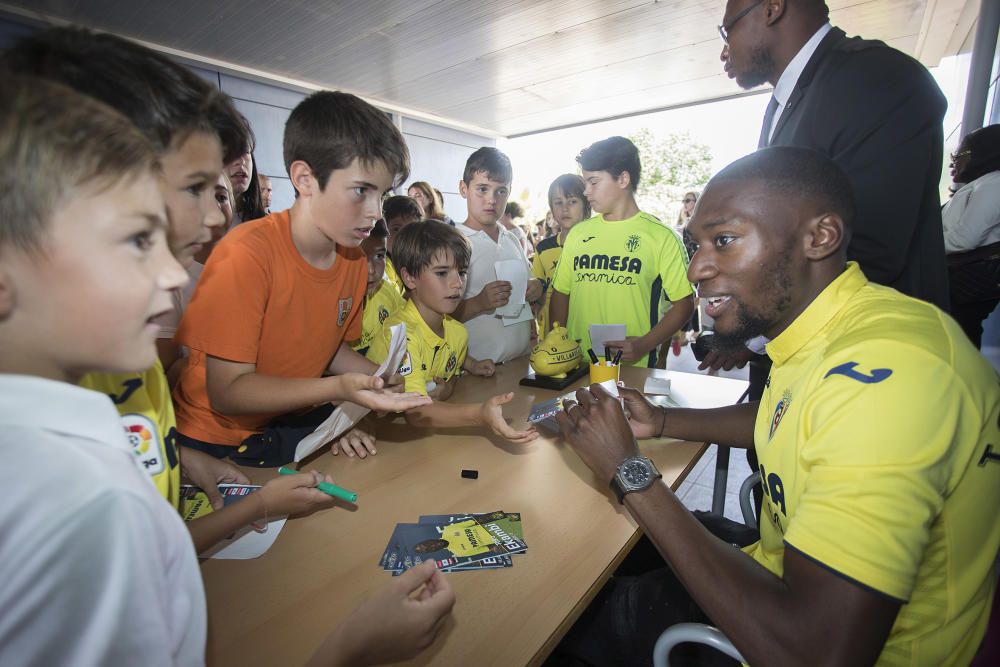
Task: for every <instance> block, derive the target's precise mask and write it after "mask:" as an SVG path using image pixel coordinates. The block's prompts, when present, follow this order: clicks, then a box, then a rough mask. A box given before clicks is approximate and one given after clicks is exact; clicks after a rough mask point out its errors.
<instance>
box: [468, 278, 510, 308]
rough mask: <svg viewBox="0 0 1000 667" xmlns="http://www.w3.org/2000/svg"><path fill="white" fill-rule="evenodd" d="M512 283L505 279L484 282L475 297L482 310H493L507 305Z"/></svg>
mask: <svg viewBox="0 0 1000 667" xmlns="http://www.w3.org/2000/svg"><path fill="white" fill-rule="evenodd" d="M511 289H512V285H511V284H510V283H509V282H507V281H506V280H494V281H493V282H491V283H486V286H485V287H484V288H483V291H482V292H480V293H479V294H478V295H477V296H476V298H477V299H479V300H480V303H481V304H482V306H483V310H493V309H494V308H501V307H503V306H506V305H507V302H508V301H510V291H511Z"/></svg>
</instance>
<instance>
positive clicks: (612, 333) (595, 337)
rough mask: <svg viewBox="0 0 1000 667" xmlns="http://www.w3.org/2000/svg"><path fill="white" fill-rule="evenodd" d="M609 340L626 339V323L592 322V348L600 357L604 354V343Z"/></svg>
mask: <svg viewBox="0 0 1000 667" xmlns="http://www.w3.org/2000/svg"><path fill="white" fill-rule="evenodd" d="M609 340H625V325H624V324H591V325H590V349H592V350H593V351H594V354H596V355H597V356H599V357H603V356H604V343H605V342H606V341H609Z"/></svg>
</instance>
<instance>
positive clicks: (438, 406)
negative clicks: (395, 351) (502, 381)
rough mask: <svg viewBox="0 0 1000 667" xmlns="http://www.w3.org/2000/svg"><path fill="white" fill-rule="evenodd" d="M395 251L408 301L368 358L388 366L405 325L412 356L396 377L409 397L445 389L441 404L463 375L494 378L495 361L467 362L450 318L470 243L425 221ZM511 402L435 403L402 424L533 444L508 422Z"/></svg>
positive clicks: (506, 398) (459, 329)
mask: <svg viewBox="0 0 1000 667" xmlns="http://www.w3.org/2000/svg"><path fill="white" fill-rule="evenodd" d="M393 248H394V250H395V255H396V262H397V266H398V267H399V275H400V277H401V278H402V279H403V283H404V284H405V285H406V289H407V295H408V299H407V302H406V305H405V306H404V307H403V308H402V309H400V310H398V311H396V312H395V313H394V314H392V315H390V316H389V318H388V319H387V320H386V321H385V325H384V328H383V330H382V333H381V335H379V336H376V337H375V338H374V339H373V340H372V343H371V347H369V348H368V358H369V359H371V360H372V361H374V362H381V361H383V360H384V359H385V357H386V355H387V354H388V348H389V340H390V338H391V336H392V333H391V330H390V328H391V327H392V326H393V325H394V324H399V323H404V324H406V352H407V354H406V356H405V357H404V358H403V361H402V363H401V364H400V367H399V374H400V375H402V376H403V382H404V384H405V389H406V391H408V392H415V393H420V394H424V395H427V393H428V391H431V390H435V389H437V388H438V387H437V385H438V384H442V385H444V388H443V391H440V392H439V394H438V396H439V398H438V401H444V400H446V399H447V398H448V397H449V396H450V395H451V393H452V391H453V390H454V386H455V382H456V378H457V377H458V376H459V375H460V373H461V371H462V370H463V369H464V370H465V371H467V372H469V373H472V374H473V375H483V376H490V375H493V372H494V365H493V361H492V360H490V359H484V360H482V361H477V360H475V359H472V358H471V357H469V356H468V355H467V351H468V346H469V335H468V333H466V331H465V327H464V326H462V323H461V322H459V321H457V320H455V319H454V318H452V317H451V313H452V312H454V310H455V309H456V308H457V307H458V304H459V302H460V301H461V300H462V293H463V291H464V288H465V276H466V271H467V269H468V266H469V257H470V255H471V253H472V249H471V247H470V245H469V242H468V241H467V240H466V239H465V237H464V236H463V235H462V234H461V233H460V232H459V231H458V230H456V229H455V228H454V227H452V226H451V225H443V224H441V223H440V222H437V221H435V220H424V221H422V222H415V223H413V224H410V225H407V226H406V227H405V228H404V229H403V230H402V231H401V232H399V235H398V236H396V238H395V239H394V240H393ZM513 397H514V394H513V393H507V394H500V395H499V396H494V397H493V398H491V399H489V400H487V401H486V402H485V403H482V404H478V403H461V404H455V403H444V402H438V401H435V402H434V403H431V404H429V405H425V406H421V407H418V408H414V409H411V410H408V411H407V412H406V413H405V416H406V421H407V423H409V424H412V425H414V426H426V427H437V428H444V427H458V426H487V427H489V428H490V429H491V430H492V431H493V432H494V433H496V434H497V435H499V436H501V437H503V438H506V439H508V440H510V441H511V442H517V443H525V442H530V441H531V440H534V439H535V438H536V437H537V436H538V434H537V433H536V432H535V431H534V429H531V428H529V429H528V430H525V431H516V430H514V429H512V428H511V427H510V426H509V425H508V424H507V422H506V421H505V420H504V417H503V412H502V410H501V406H502V405H503V404H504V403H508V402H510V400H511V399H512V398H513Z"/></svg>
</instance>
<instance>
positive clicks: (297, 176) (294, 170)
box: [288, 160, 319, 197]
mask: <svg viewBox="0 0 1000 667" xmlns="http://www.w3.org/2000/svg"><path fill="white" fill-rule="evenodd" d="M288 176H289V178H290V179H291V181H292V187H294V188H295V191H296V192H298V193H299V196H300V197H312V196H313V195H316V194H319V184H318V183H317V182H316V176H315V175H314V174H313V170H312V167H310V166H309V163H308V162H304V161H302V160H296V161H295V162H293V163H292V164H291V166H289V167H288Z"/></svg>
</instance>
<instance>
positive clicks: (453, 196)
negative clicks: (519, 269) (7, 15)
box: [0, 19, 496, 220]
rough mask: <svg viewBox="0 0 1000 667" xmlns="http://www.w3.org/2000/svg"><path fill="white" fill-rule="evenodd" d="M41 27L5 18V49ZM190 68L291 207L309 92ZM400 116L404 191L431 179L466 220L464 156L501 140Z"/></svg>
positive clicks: (278, 204)
mask: <svg viewBox="0 0 1000 667" xmlns="http://www.w3.org/2000/svg"><path fill="white" fill-rule="evenodd" d="M37 29H38V28H37V27H36V26H32V25H28V24H25V23H20V22H18V21H14V20H9V19H0V49H5V48H8V47H9V46H11V45H12V44H14V42H15V41H17V39H18V38H20V37H22V36H25V35H29V34H31V33H33V32H34V31H35V30H37ZM191 69H192V70H193V71H194V72H195V73H196V74H198V75H199V76H200V77H202V78H203V79H205V80H206V81H208V82H210V83H212V84H214V85H216V86H219V87H220V88H221V89H222V90H223V91H225V92H226V93H228V94H229V95H230V96H231V97H232V98H233V101H234V102H235V103H236V108H237V109H239V111H240V113H242V114H243V115H244V116H246V117H247V119H248V120H249V121H250V126H251V127H252V128H253V131H254V134H255V135H256V137H257V145H256V148H255V150H254V158H255V159H256V160H257V169H258V170H259V171H260V172H261V173H263V174H265V175H266V176H269V177H270V178H271V184H272V186H273V188H274V194H273V197H272V201H271V210H281V209H283V208H288V207H289V206H291V205H292V201H293V200H294V191H293V190H292V185H291V182H290V181H289V179H288V174H287V172H286V171H285V162H284V158H283V157H282V137H283V135H284V129H285V121H286V120H287V118H288V115H289V114H290V113H291V110H292V109H293V108H294V107H295V105H296V104H298V103H299V102H300V101H301V100H302V99H303V98H304V97H305V96H306V93H303V92H301V91H298V90H291V89H288V88H284V87H281V86H277V85H271V84H266V83H261V82H259V81H253V80H250V79H245V78H242V77H238V76H232V75H229V74H224V73H222V72H219V71H216V70H214V69H210V68H204V67H192V68H191ZM397 121H399V125H401V127H402V131H403V136H404V138H405V139H406V143H407V146H408V147H409V149H410V160H411V165H412V168H411V170H410V179H409V181H407V183H406V184H404V188H403V189H401V192H402V193H403V194H405V192H406V190H405V185H408V184H409V183H411V182H413V181H427V182H429V183H431V184H432V185H433V186H434V187H436V188H438V189H439V190H441V192H442V193H443V194H444V197H445V212H447V213H448V215H450V216H451V217H453V218H455V219H456V220H464V219H465V203H464V200H463V199H462V198H461V197H460V196H459V195H458V181H459V180H460V179H461V178H462V170H463V168H464V167H465V160H466V158H468V157H469V154H471V153H472V151H474V150H475V149H477V148H479V147H480V146H495V145H496V141H495V140H494V139H492V138H490V137H483V136H479V135H475V134H470V133H468V132H463V131H460V130H454V129H451V128H449V127H445V126H442V125H436V124H434V123H430V122H427V121H423V120H417V119H414V118H409V117H406V116H403V117H402V118H398V119H397Z"/></svg>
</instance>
